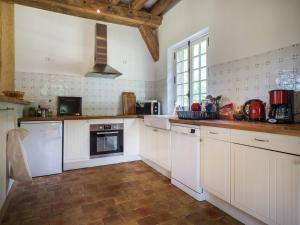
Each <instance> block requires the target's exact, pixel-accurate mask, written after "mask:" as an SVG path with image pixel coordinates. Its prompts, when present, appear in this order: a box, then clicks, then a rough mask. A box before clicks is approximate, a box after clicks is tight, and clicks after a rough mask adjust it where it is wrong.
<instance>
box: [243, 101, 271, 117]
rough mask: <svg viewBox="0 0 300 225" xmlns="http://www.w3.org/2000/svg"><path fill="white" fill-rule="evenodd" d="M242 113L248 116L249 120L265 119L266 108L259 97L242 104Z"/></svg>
mask: <svg viewBox="0 0 300 225" xmlns="http://www.w3.org/2000/svg"><path fill="white" fill-rule="evenodd" d="M243 111H244V114H245V115H246V116H247V117H248V118H249V121H253V122H255V121H260V122H264V121H265V120H266V109H265V104H264V103H263V102H262V101H261V100H259V99H252V100H249V101H247V102H246V103H245V104H244V106H243Z"/></svg>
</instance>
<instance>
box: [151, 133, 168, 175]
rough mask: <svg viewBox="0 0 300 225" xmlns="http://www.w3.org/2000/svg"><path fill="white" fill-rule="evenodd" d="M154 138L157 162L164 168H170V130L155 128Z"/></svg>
mask: <svg viewBox="0 0 300 225" xmlns="http://www.w3.org/2000/svg"><path fill="white" fill-rule="evenodd" d="M155 140H156V142H155V143H156V157H157V163H158V164H159V165H160V166H162V167H163V168H165V169H166V170H171V150H170V145H171V143H170V142H171V133H170V131H168V130H161V129H157V131H156V132H155Z"/></svg>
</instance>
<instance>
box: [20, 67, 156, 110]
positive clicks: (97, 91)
mask: <svg viewBox="0 0 300 225" xmlns="http://www.w3.org/2000/svg"><path fill="white" fill-rule="evenodd" d="M15 83H16V90H20V91H24V92H25V93H26V95H25V98H26V100H29V101H32V102H34V104H33V106H35V107H37V105H38V104H39V103H40V102H42V101H44V102H47V103H48V102H49V100H51V103H50V105H51V109H52V110H53V111H54V113H56V110H57V96H80V97H82V98H83V102H82V104H83V106H82V110H83V114H84V115H118V114H121V113H122V100H121V98H122V97H121V95H122V92H126V91H132V92H134V93H135V94H136V96H137V99H138V100H145V99H154V98H155V82H151V81H132V80H122V79H115V80H112V79H101V78H86V77H80V76H71V75H53V74H37V73H24V72H17V73H16V80H15Z"/></svg>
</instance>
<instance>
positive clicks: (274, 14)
mask: <svg viewBox="0 0 300 225" xmlns="http://www.w3.org/2000/svg"><path fill="white" fill-rule="evenodd" d="M299 10H300V1H299V0H251V1H249V0H227V1H222V0H182V1H181V2H180V3H178V4H177V5H176V6H175V7H174V8H173V9H172V10H170V11H169V12H168V13H167V14H166V15H165V16H164V20H163V25H162V26H161V27H160V28H159V41H160V54H161V57H160V61H159V62H158V63H157V79H161V78H164V77H166V76H167V49H168V48H169V47H170V46H172V45H174V44H176V43H177V42H179V41H181V40H183V39H185V38H187V37H189V36H190V35H192V34H194V33H196V32H198V31H200V30H202V29H204V28H206V27H209V36H210V49H209V62H208V63H209V65H216V64H220V63H223V62H228V61H232V60H236V59H241V58H244V57H248V56H253V55H256V54H260V53H264V52H267V51H270V50H274V49H277V48H281V47H286V46H289V45H291V44H295V43H299V42H300V26H299V21H300V13H299Z"/></svg>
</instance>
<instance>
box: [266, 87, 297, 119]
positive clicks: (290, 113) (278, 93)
mask: <svg viewBox="0 0 300 225" xmlns="http://www.w3.org/2000/svg"><path fill="white" fill-rule="evenodd" d="M269 95H270V110H269V119H268V122H270V123H294V122H300V92H295V91H292V90H272V91H270V92H269Z"/></svg>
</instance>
